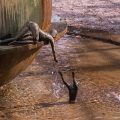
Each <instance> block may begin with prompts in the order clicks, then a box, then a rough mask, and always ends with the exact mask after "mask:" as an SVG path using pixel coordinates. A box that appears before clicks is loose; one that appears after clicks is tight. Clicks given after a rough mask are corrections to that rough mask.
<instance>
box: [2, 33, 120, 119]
mask: <svg viewBox="0 0 120 120" xmlns="http://www.w3.org/2000/svg"><path fill="white" fill-rule="evenodd" d="M55 47H56V52H57V58H58V61H59V62H58V63H55V62H54V61H53V57H52V53H51V49H50V46H45V47H43V48H42V49H41V52H40V54H39V55H38V56H37V58H36V59H35V60H34V62H33V63H32V65H31V66H29V68H28V69H27V70H26V71H25V72H23V73H21V74H20V75H19V76H18V77H17V78H16V79H14V80H13V81H12V82H11V83H9V84H7V85H5V86H3V87H1V88H0V119H1V120H28V119H29V120H48V119H50V120H114V119H115V120H119V119H120V77H119V74H120V55H119V52H120V48H119V46H115V45H112V44H109V43H103V42H100V41H94V40H92V39H84V38H81V37H79V38H78V37H77V38H76V37H75V36H68V35H66V36H64V38H62V39H61V40H59V41H58V42H56V44H55ZM58 70H61V71H62V72H63V74H64V76H65V80H66V81H67V82H68V83H71V81H72V78H71V71H75V78H76V81H77V82H78V86H79V91H78V96H77V101H76V104H68V91H67V89H66V88H65V86H64V85H63V83H62V81H61V78H60V76H59V74H58V72H57V71H58Z"/></svg>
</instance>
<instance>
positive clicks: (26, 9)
mask: <svg viewBox="0 0 120 120" xmlns="http://www.w3.org/2000/svg"><path fill="white" fill-rule="evenodd" d="M44 1H46V0H44ZM50 1H51V0H50ZM42 2H43V0H0V37H2V36H4V35H6V34H7V33H12V34H13V35H14V34H16V32H18V30H19V29H20V28H21V26H23V24H24V23H25V22H27V21H29V20H32V21H35V22H37V23H39V25H41V23H42V16H43V6H42V5H43V3H42ZM48 4H49V3H48Z"/></svg>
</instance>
